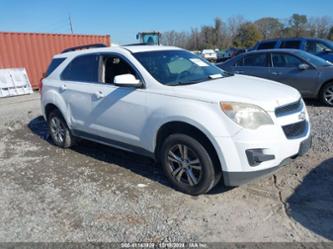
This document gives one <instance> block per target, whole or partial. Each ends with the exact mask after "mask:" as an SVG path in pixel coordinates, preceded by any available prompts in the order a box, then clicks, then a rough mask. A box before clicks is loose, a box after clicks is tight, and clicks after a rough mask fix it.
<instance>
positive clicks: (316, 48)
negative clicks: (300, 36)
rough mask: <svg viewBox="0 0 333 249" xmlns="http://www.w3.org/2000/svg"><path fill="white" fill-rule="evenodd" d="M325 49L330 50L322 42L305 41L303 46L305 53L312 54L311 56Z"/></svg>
mask: <svg viewBox="0 0 333 249" xmlns="http://www.w3.org/2000/svg"><path fill="white" fill-rule="evenodd" d="M325 49H330V48H329V47H328V46H326V45H325V44H324V43H322V42H318V41H307V42H306V44H305V51H307V52H309V53H312V54H317V53H321V52H323V51H324V50H325Z"/></svg>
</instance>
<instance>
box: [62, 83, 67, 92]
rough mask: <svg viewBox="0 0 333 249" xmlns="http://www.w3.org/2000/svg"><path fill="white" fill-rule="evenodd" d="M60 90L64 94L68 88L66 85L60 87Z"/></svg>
mask: <svg viewBox="0 0 333 249" xmlns="http://www.w3.org/2000/svg"><path fill="white" fill-rule="evenodd" d="M60 90H61V91H62V92H63V91H66V90H67V86H66V85H65V84H64V85H62V86H61V87H60Z"/></svg>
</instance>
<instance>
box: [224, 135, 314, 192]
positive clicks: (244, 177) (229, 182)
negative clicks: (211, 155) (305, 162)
mask: <svg viewBox="0 0 333 249" xmlns="http://www.w3.org/2000/svg"><path fill="white" fill-rule="evenodd" d="M311 144H312V137H311V136H309V137H308V138H307V139H305V140H304V141H302V142H301V144H300V148H299V151H298V153H297V154H296V155H295V156H293V157H290V158H286V159H285V160H283V161H282V162H281V163H280V164H279V165H278V166H275V167H272V168H268V169H264V170H257V171H249V172H231V171H223V180H224V185H226V186H239V185H243V184H246V183H249V182H251V181H252V180H254V179H257V178H260V177H263V176H268V175H271V174H272V173H273V172H275V171H276V170H278V169H279V168H281V167H282V166H284V165H286V164H289V163H290V162H291V161H293V159H295V158H297V157H298V156H303V155H304V154H306V153H307V152H308V151H309V149H310V148H311Z"/></svg>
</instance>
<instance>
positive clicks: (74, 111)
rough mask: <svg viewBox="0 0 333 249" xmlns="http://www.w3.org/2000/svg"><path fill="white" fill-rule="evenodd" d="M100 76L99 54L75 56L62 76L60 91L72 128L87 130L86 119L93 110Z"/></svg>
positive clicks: (88, 129)
mask: <svg viewBox="0 0 333 249" xmlns="http://www.w3.org/2000/svg"><path fill="white" fill-rule="evenodd" d="M98 77H99V55H97V54H87V55H81V56H78V57H76V58H74V59H73V60H72V61H71V62H70V63H69V64H68V65H67V67H66V68H65V69H64V71H63V72H62V74H61V76H60V78H61V85H60V89H59V92H60V94H61V95H62V96H63V99H64V101H65V102H66V105H67V110H68V112H69V113H68V116H69V117H70V123H71V126H72V127H71V128H72V129H74V130H86V131H87V132H90V131H91V130H90V127H87V126H86V120H87V119H88V118H89V115H90V114H91V112H92V100H93V99H94V98H95V97H96V94H97V91H98V87H97V86H96V84H97V83H98Z"/></svg>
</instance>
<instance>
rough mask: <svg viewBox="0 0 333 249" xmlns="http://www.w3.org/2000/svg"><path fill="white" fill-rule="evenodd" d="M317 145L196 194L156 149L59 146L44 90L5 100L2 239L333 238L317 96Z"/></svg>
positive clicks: (328, 141)
mask: <svg viewBox="0 0 333 249" xmlns="http://www.w3.org/2000/svg"><path fill="white" fill-rule="evenodd" d="M308 111H309V113H310V116H311V121H312V131H313V136H314V139H313V147H312V149H311V151H310V152H309V153H308V154H307V155H306V156H304V157H302V158H298V159H296V160H295V161H293V162H292V163H290V164H289V165H288V166H286V167H284V168H282V169H281V170H279V171H278V172H276V173H275V174H274V175H273V176H270V177H266V178H263V179H259V180H257V181H255V182H253V183H251V184H248V185H244V186H241V187H238V188H225V187H223V186H222V185H219V186H217V187H216V188H215V189H214V190H213V191H212V192H211V193H208V194H206V195H202V196H199V197H192V196H188V195H185V194H182V193H179V192H177V191H175V190H173V189H172V188H171V187H170V186H169V184H168V182H167V181H166V179H165V177H164V176H163V174H162V172H161V170H160V169H159V167H158V165H155V164H154V163H153V162H152V161H150V160H149V159H147V158H144V157H141V156H137V155H134V154H131V153H127V152H123V151H120V150H116V149H112V148H109V147H106V146H102V145H98V144H95V143H91V142H86V141H83V142H82V143H80V144H79V145H77V146H75V147H74V148H72V149H69V150H62V149H59V148H57V147H55V146H53V145H52V143H51V142H50V141H49V139H48V135H47V130H46V125H45V122H44V121H43V119H42V117H41V116H40V109H39V99H38V95H37V94H34V95H30V96H21V97H15V98H7V99H1V100H0V117H1V119H0V210H1V216H0V241H2V242H11V241H25V242H27V241H34V242H44V241H109V242H114V241H117V242H118V241H127V242H137V241H151V242H161V241H164V242H168V241H202V242H219V241H227V242H231V241H232V242H249V241H251V242H262V241H265V242H270V241H284V242H290V241H302V242H304V241H313V242H316V241H332V240H333V145H332V141H333V119H332V118H333V108H328V107H323V106H320V105H319V104H318V103H316V102H308Z"/></svg>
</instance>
